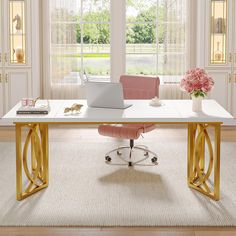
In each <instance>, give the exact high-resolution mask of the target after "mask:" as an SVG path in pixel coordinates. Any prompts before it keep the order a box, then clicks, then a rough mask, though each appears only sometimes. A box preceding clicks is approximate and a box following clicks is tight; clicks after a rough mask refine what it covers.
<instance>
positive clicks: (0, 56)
mask: <svg viewBox="0 0 236 236" xmlns="http://www.w3.org/2000/svg"><path fill="white" fill-rule="evenodd" d="M0 63H2V53H0Z"/></svg>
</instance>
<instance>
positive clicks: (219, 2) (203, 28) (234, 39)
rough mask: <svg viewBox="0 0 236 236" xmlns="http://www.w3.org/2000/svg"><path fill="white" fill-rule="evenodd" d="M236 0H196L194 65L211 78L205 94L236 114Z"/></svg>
mask: <svg viewBox="0 0 236 236" xmlns="http://www.w3.org/2000/svg"><path fill="white" fill-rule="evenodd" d="M235 14H236V1H235V0H207V1H206V0H199V2H198V19H197V22H198V42H197V53H198V55H197V58H198V60H197V61H198V63H197V64H198V66H199V67H202V68H205V69H206V71H207V72H208V73H209V74H210V75H211V76H212V77H213V79H214V81H215V86H214V90H213V91H212V92H211V94H210V95H209V97H210V98H213V99H216V100H217V101H218V102H219V103H220V104H221V105H222V106H223V107H225V108H226V109H227V110H228V111H229V112H230V113H232V114H233V115H234V117H236V35H235V33H236V22H235V20H236V17H235Z"/></svg>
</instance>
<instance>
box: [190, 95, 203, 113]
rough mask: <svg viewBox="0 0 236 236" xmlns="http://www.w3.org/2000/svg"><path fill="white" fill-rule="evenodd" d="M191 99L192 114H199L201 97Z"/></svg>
mask: <svg viewBox="0 0 236 236" xmlns="http://www.w3.org/2000/svg"><path fill="white" fill-rule="evenodd" d="M191 97H192V110H193V112H201V111H202V100H203V97H201V96H199V97H195V96H194V95H192V96H191Z"/></svg>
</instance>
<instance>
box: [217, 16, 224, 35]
mask: <svg viewBox="0 0 236 236" xmlns="http://www.w3.org/2000/svg"><path fill="white" fill-rule="evenodd" d="M214 26H215V27H214V33H216V34H224V33H225V28H226V27H225V19H224V18H222V17H218V18H216V19H215V23H214Z"/></svg>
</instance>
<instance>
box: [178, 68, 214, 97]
mask: <svg viewBox="0 0 236 236" xmlns="http://www.w3.org/2000/svg"><path fill="white" fill-rule="evenodd" d="M213 86H214V81H213V79H212V78H211V77H210V76H209V75H208V74H207V73H206V71H205V70H203V69H200V68H196V69H192V70H189V71H187V73H186V74H185V76H184V78H183V79H182V80H181V82H180V87H181V89H183V90H184V91H187V92H188V93H190V94H191V95H192V96H195V97H199V96H201V97H205V96H206V95H207V93H208V92H210V91H211V89H212V87H213Z"/></svg>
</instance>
